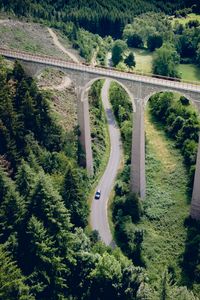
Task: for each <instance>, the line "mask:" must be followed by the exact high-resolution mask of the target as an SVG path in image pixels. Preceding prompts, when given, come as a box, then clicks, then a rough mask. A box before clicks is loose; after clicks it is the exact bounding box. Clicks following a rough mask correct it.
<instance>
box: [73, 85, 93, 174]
mask: <svg viewBox="0 0 200 300" xmlns="http://www.w3.org/2000/svg"><path fill="white" fill-rule="evenodd" d="M77 98H78V99H77V110H78V124H79V129H80V136H79V141H80V144H81V146H82V148H83V151H84V152H85V163H86V169H87V172H88V174H89V175H90V176H92V175H93V174H94V169H93V155H92V143H91V131H90V116H89V104H88V93H87V92H85V91H83V89H82V88H77Z"/></svg>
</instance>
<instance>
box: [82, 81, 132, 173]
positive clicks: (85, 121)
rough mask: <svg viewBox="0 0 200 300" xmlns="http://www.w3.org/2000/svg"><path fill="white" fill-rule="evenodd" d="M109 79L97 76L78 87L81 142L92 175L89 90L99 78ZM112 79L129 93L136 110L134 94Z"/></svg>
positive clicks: (87, 166)
mask: <svg viewBox="0 0 200 300" xmlns="http://www.w3.org/2000/svg"><path fill="white" fill-rule="evenodd" d="M101 79H107V78H106V77H103V76H102V77H101V76H99V77H95V78H92V79H90V80H89V81H87V82H86V83H85V85H84V86H81V87H76V89H77V95H78V120H79V128H80V131H81V135H80V142H81V145H82V147H83V149H84V152H85V155H86V168H87V170H88V173H89V174H90V175H93V155H92V144H91V130H90V116H89V103H88V91H89V89H90V87H91V86H92V84H93V83H94V82H96V81H97V80H101ZM108 79H109V80H110V81H115V82H117V83H118V84H119V85H120V86H121V87H122V88H123V89H124V90H125V91H126V92H127V94H128V95H129V97H130V99H131V103H132V107H133V112H136V105H135V101H134V99H133V95H132V93H131V92H130V90H129V89H128V88H127V87H126V86H125V85H124V84H123V83H121V82H120V81H118V80H116V79H114V78H113V79H112V78H108Z"/></svg>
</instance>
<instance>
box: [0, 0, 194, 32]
mask: <svg viewBox="0 0 200 300" xmlns="http://www.w3.org/2000/svg"><path fill="white" fill-rule="evenodd" d="M194 3H196V4H197V5H199V3H198V1H196V0H192V1H188V0H179V1H172V0H167V1H156V0H151V1H147V0H135V1H131V0H123V1H120V2H116V1H115V0H112V1H109V2H107V1H106V0H103V1H97V0H95V1H93V0H89V1H84V0H82V1H73V0H70V1H67V2H66V1H47V0H43V1H40V2H38V1H33V0H30V1H25V0H23V1H21V0H17V1H15V2H11V1H5V0H1V1H0V8H3V9H4V10H7V11H14V12H15V13H16V14H17V15H20V16H21V15H23V16H30V15H31V16H33V17H34V18H36V19H43V20H48V22H51V23H52V24H53V23H54V24H55V23H58V22H64V23H66V22H69V21H72V22H74V23H75V24H76V26H79V27H83V28H85V29H87V30H89V31H91V32H94V33H98V34H100V35H103V36H105V35H112V36H114V37H119V36H120V35H121V33H122V30H123V27H124V25H125V24H127V23H128V22H130V21H132V19H133V17H134V16H136V15H139V14H141V13H144V12H148V11H157V12H158V11H163V12H166V13H168V14H172V13H173V12H174V11H175V10H177V9H180V8H183V7H187V6H189V7H191V6H192V4H194ZM105 28H106V31H105Z"/></svg>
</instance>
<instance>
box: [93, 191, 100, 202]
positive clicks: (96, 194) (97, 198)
mask: <svg viewBox="0 0 200 300" xmlns="http://www.w3.org/2000/svg"><path fill="white" fill-rule="evenodd" d="M100 197H101V191H100V190H97V191H96V193H95V196H94V198H95V199H96V200H99V199H100Z"/></svg>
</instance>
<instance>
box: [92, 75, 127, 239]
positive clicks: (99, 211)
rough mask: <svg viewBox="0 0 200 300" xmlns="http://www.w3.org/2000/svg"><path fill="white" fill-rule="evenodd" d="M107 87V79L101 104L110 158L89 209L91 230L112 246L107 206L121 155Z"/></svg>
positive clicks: (117, 130)
mask: <svg viewBox="0 0 200 300" xmlns="http://www.w3.org/2000/svg"><path fill="white" fill-rule="evenodd" d="M109 87H110V80H108V79H107V80H106V81H105V83H104V85H103V89H102V102H103V106H104V109H105V112H106V117H107V121H108V126H109V134H110V147H111V150H110V157H109V162H108V165H107V167H106V170H105V172H104V174H103V176H102V178H101V180H100V182H99V184H98V187H97V189H100V190H101V197H100V199H99V200H96V199H93V202H92V209H91V224H92V228H93V229H96V230H98V231H99V234H100V237H101V238H102V240H103V241H104V242H105V244H106V245H112V235H111V232H110V228H109V223H108V217H107V205H108V200H109V195H110V193H111V190H112V187H113V184H114V180H115V177H116V175H117V171H118V169H119V165H120V160H121V155H122V146H121V139H120V132H119V128H118V126H117V123H116V121H115V117H114V115H113V112H112V109H111V105H110V102H109V96H108V95H109Z"/></svg>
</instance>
